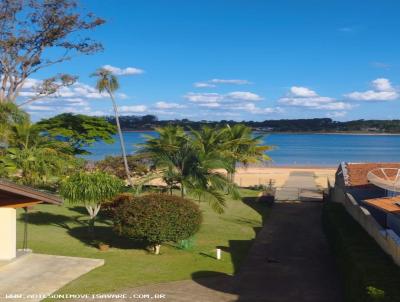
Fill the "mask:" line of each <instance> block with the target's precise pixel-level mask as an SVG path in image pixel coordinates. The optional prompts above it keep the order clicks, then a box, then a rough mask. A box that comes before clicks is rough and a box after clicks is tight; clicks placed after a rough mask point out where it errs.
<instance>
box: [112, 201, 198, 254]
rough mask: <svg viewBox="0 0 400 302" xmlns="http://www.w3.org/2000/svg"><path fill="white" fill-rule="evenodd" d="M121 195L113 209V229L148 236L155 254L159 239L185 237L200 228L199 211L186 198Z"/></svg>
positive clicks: (139, 237) (128, 233) (137, 237)
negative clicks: (121, 197) (122, 198)
mask: <svg viewBox="0 0 400 302" xmlns="http://www.w3.org/2000/svg"><path fill="white" fill-rule="evenodd" d="M124 198H125V200H124V201H121V202H119V203H118V205H117V207H116V208H115V209H114V211H113V216H114V225H115V230H116V232H118V233H119V234H120V235H124V236H127V237H129V238H133V239H139V240H147V241H148V242H149V243H150V244H151V245H152V246H153V249H154V252H155V254H159V253H160V247H161V244H162V243H164V242H168V241H173V242H178V241H180V240H183V239H187V238H189V237H191V236H193V235H194V234H195V233H196V232H197V231H198V230H199V228H200V225H201V221H202V214H201V211H200V209H199V207H198V206H197V205H196V204H195V203H193V202H192V201H190V200H188V199H184V198H180V197H178V196H173V195H172V196H171V195H165V194H149V195H142V196H137V197H131V198H126V197H124Z"/></svg>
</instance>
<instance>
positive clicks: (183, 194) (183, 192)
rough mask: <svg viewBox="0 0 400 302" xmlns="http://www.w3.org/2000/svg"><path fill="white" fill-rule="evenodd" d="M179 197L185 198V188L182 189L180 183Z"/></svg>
mask: <svg viewBox="0 0 400 302" xmlns="http://www.w3.org/2000/svg"><path fill="white" fill-rule="evenodd" d="M181 197H185V188H184V187H183V184H182V183H181Z"/></svg>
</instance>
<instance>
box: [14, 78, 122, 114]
mask: <svg viewBox="0 0 400 302" xmlns="http://www.w3.org/2000/svg"><path fill="white" fill-rule="evenodd" d="M40 84H41V80H37V79H28V80H27V81H26V82H25V83H24V86H23V88H22V91H21V93H20V96H19V99H18V102H19V103H23V102H24V101H27V100H29V98H31V97H33V96H36V93H35V88H36V87H37V86H39V85H40ZM116 97H117V98H118V99H126V98H127V97H128V96H127V95H126V94H124V93H116ZM103 99H105V100H108V99H109V96H108V95H107V94H106V93H99V92H98V91H97V89H96V88H95V87H93V86H91V85H87V84H84V83H81V82H76V83H74V84H73V85H71V86H67V87H61V88H60V89H59V91H57V92H56V93H55V94H53V95H51V96H47V97H43V98H39V99H38V100H35V101H33V102H31V103H28V104H27V105H25V106H24V107H23V108H24V109H26V110H27V111H28V112H30V113H38V112H43V113H48V115H51V114H53V115H55V114H59V113H64V112H72V113H83V114H88V115H99V113H100V112H98V111H97V112H96V111H93V110H92V108H91V104H93V103H92V102H93V101H95V102H99V101H101V100H103ZM95 113H96V114H95Z"/></svg>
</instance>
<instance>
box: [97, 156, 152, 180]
mask: <svg viewBox="0 0 400 302" xmlns="http://www.w3.org/2000/svg"><path fill="white" fill-rule="evenodd" d="M127 160H128V166H129V168H130V170H131V176H133V177H136V176H138V177H140V176H144V175H146V174H147V173H148V172H149V171H148V169H147V167H146V165H145V164H144V163H143V162H142V161H141V160H140V159H139V158H137V157H136V156H133V155H128V156H127ZM95 168H96V169H98V170H100V171H103V172H107V173H110V174H113V175H115V176H117V177H119V178H121V179H126V172H125V167H124V160H123V158H122V156H107V157H106V158H105V159H103V160H100V161H98V162H96V163H95Z"/></svg>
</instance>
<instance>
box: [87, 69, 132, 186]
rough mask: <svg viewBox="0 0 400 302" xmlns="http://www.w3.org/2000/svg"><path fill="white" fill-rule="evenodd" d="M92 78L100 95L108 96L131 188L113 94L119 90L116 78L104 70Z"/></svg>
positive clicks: (98, 71)
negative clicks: (105, 93)
mask: <svg viewBox="0 0 400 302" xmlns="http://www.w3.org/2000/svg"><path fill="white" fill-rule="evenodd" d="M93 76H95V77H97V83H96V88H97V89H98V90H99V92H100V93H102V92H104V91H105V92H107V93H108V95H109V96H110V99H111V101H112V104H113V109H114V115H115V121H116V123H117V129H118V135H119V142H120V144H121V152H122V158H123V160H124V167H125V172H126V176H127V178H128V181H129V184H130V185H131V187H133V181H132V178H131V172H130V170H129V165H128V160H127V158H126V150H125V142H124V136H123V134H122V130H121V125H120V123H119V113H118V106H117V103H116V101H115V97H114V92H115V91H116V90H117V89H118V88H119V82H118V79H117V77H116V76H115V75H114V74H113V73H112V72H111V71H109V70H107V69H105V68H100V69H98V70H97V71H96V72H95V73H94V74H93Z"/></svg>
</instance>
